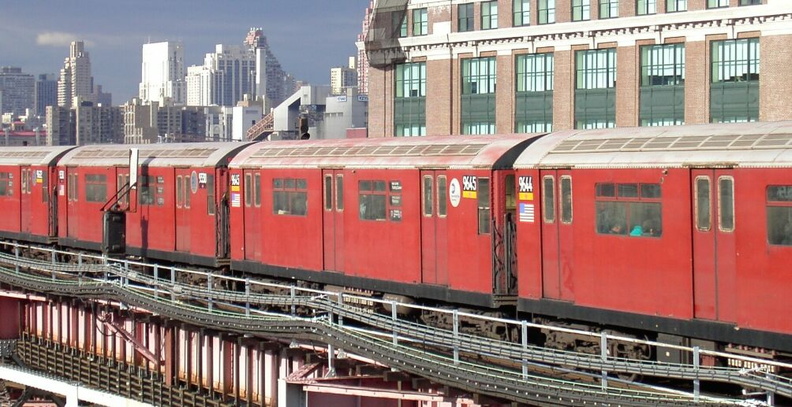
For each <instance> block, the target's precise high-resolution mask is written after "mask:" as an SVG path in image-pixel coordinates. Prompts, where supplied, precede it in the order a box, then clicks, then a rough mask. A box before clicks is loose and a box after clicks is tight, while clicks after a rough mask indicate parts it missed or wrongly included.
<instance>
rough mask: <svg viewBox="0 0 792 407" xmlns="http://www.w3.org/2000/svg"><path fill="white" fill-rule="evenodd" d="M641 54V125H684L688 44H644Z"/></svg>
mask: <svg viewBox="0 0 792 407" xmlns="http://www.w3.org/2000/svg"><path fill="white" fill-rule="evenodd" d="M640 55H641V61H640V63H641V82H640V86H641V87H640V102H639V122H640V125H641V126H668V125H681V124H684V122H685V45H684V44H659V45H645V46H642V47H641V48H640Z"/></svg>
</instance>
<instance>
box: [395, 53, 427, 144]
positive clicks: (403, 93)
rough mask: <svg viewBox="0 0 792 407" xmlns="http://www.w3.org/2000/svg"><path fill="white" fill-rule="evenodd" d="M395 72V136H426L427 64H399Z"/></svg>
mask: <svg viewBox="0 0 792 407" xmlns="http://www.w3.org/2000/svg"><path fill="white" fill-rule="evenodd" d="M395 71H396V72H395V77H396V79H395V87H396V89H395V92H394V93H395V100H394V114H393V120H394V132H395V136H397V137H411V136H425V135H426V62H413V63H404V64H397V65H396V68H395Z"/></svg>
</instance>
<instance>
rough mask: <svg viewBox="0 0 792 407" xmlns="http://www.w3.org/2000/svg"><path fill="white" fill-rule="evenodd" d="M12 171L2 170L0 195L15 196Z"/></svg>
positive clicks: (0, 174)
mask: <svg viewBox="0 0 792 407" xmlns="http://www.w3.org/2000/svg"><path fill="white" fill-rule="evenodd" d="M12 179H13V178H12V177H11V173H10V172H0V196H13V195H14V188H13V185H14V184H13V181H12Z"/></svg>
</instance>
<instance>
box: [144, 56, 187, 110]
mask: <svg viewBox="0 0 792 407" xmlns="http://www.w3.org/2000/svg"><path fill="white" fill-rule="evenodd" d="M139 96H140V99H141V100H142V101H143V103H146V104H147V103H150V102H152V101H156V102H159V103H160V105H163V106H164V105H178V104H184V102H185V97H186V92H185V82H184V47H183V46H182V44H181V43H180V42H171V41H166V42H157V43H150V44H143V68H142V80H141V82H140V88H139Z"/></svg>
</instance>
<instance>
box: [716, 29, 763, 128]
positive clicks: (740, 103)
mask: <svg viewBox="0 0 792 407" xmlns="http://www.w3.org/2000/svg"><path fill="white" fill-rule="evenodd" d="M711 52H712V59H711V60H712V71H711V78H712V84H711V86H710V119H711V121H712V122H713V123H722V122H748V121H756V120H758V119H759V60H760V55H759V39H758V38H750V39H739V40H726V41H713V42H712V48H711Z"/></svg>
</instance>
